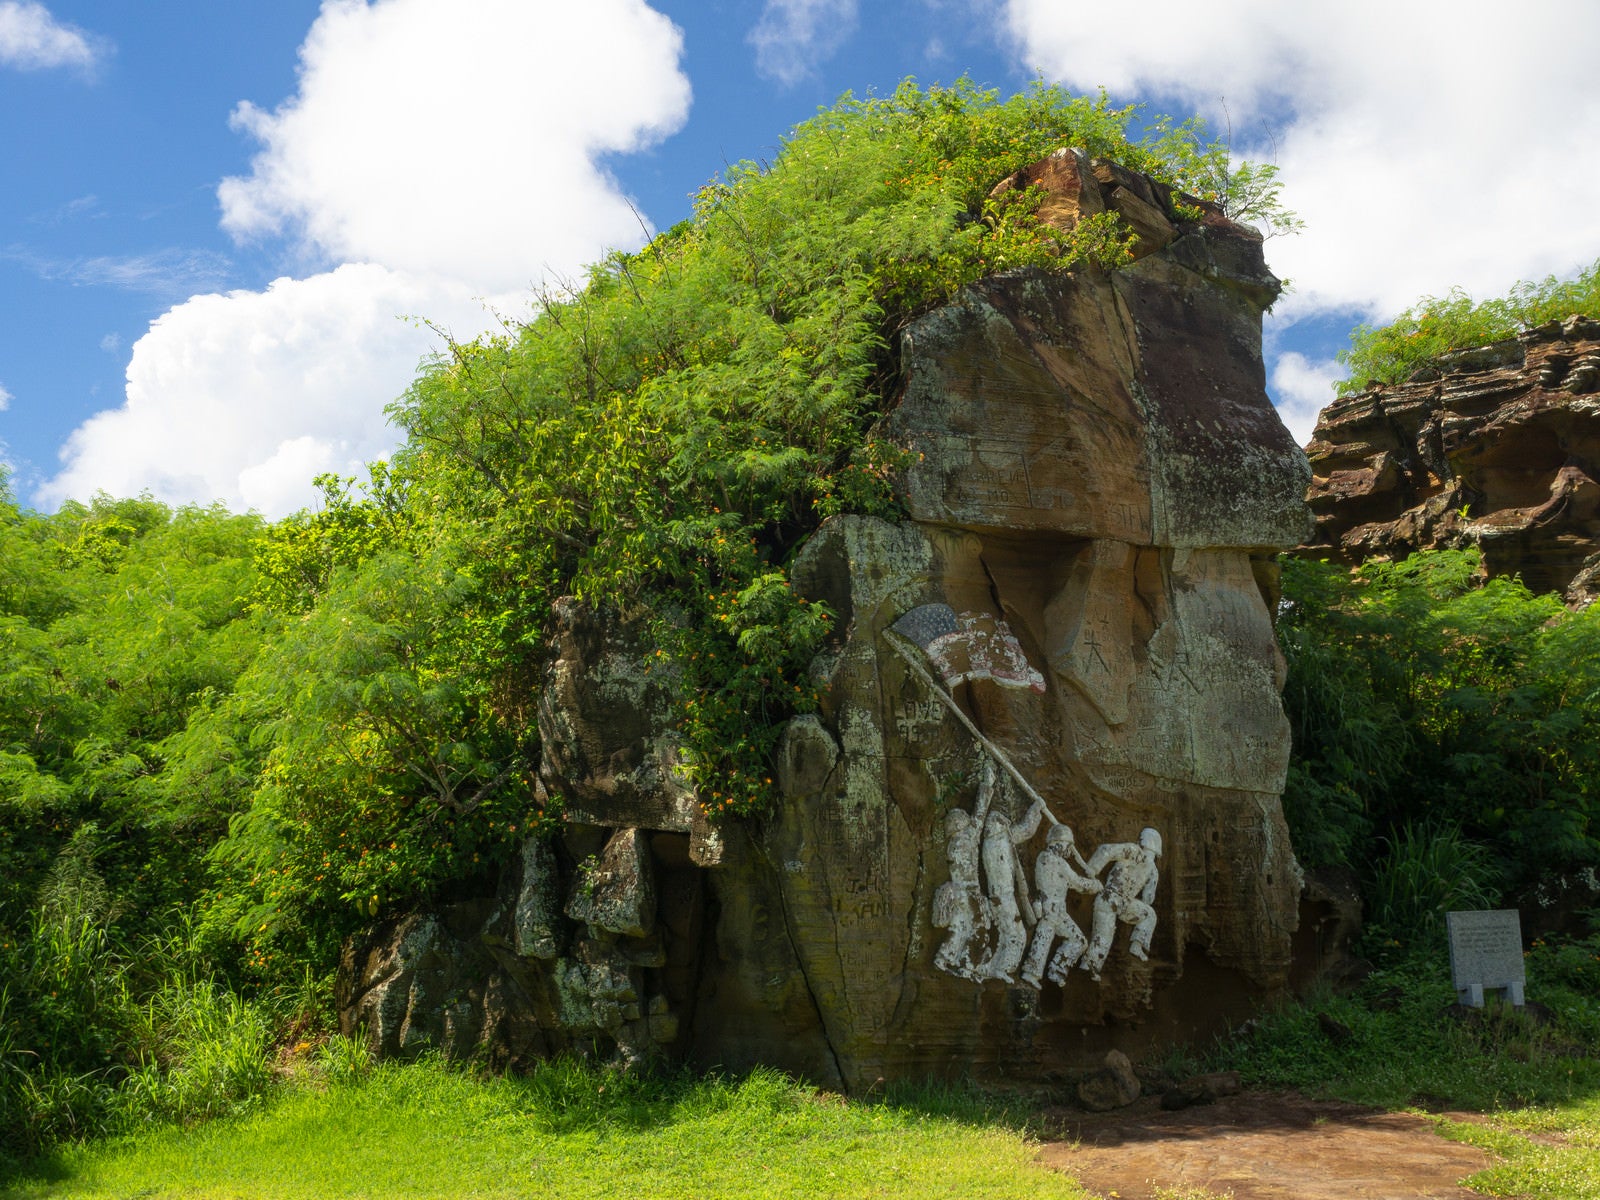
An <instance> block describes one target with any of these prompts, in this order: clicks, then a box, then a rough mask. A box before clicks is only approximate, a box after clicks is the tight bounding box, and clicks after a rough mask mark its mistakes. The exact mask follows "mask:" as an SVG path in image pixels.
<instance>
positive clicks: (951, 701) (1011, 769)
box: [883, 629, 1061, 825]
mask: <svg viewBox="0 0 1600 1200" xmlns="http://www.w3.org/2000/svg"><path fill="white" fill-rule="evenodd" d="M883 632H884V634H885V636H886V637H887V638H888V639H889V644H890V645H891V646H893V647H894V648H895V650H896V652H898V653H899V655H900V657H901V658H903V659H905V660H906V665H907V666H908V667H910V668H911V669H912V671H913V672H915V673H916V676H917V678H918V679H920V680H922V682H923V683H925V684H927V685H928V688H929V689H930V690H931V691H932V692H933V694H934V695H935V696H937V697H938V698H939V701H940V703H942V704H943V705H944V706H945V707H946V708H948V709H949V710H950V711H951V712H953V713H954V714H955V715H956V720H958V721H960V722H961V723H962V724H963V725H965V726H966V728H967V732H968V733H970V734H971V735H972V736H973V737H974V738H976V739H977V742H978V745H980V746H982V747H983V749H984V753H986V754H987V755H988V756H989V757H990V758H992V759H994V761H995V763H996V764H997V765H998V766H999V767H1000V768H1001V770H1003V771H1005V773H1006V774H1007V775H1009V776H1011V778H1012V779H1013V780H1015V781H1016V784H1017V786H1018V787H1020V788H1021V789H1022V791H1023V794H1024V795H1026V796H1027V797H1028V799H1030V800H1033V801H1035V802H1037V803H1038V804H1039V805H1040V806H1041V807H1042V808H1043V809H1044V815H1045V816H1046V817H1048V818H1049V819H1050V823H1051V824H1052V825H1059V824H1061V822H1060V821H1059V820H1058V819H1057V818H1056V815H1055V813H1053V812H1051V811H1050V806H1049V805H1048V804H1046V803H1045V799H1044V797H1043V796H1041V795H1039V793H1038V792H1036V791H1035V790H1034V788H1033V784H1031V783H1029V782H1028V780H1027V778H1026V777H1025V776H1024V775H1023V774H1022V772H1021V771H1019V770H1017V767H1016V764H1015V763H1013V762H1012V761H1011V760H1010V759H1009V758H1007V757H1006V754H1005V751H1003V750H1001V749H1000V747H999V746H996V745H995V744H994V743H993V742H991V741H990V740H989V739H988V738H986V737H984V736H983V732H982V731H981V730H980V729H979V728H978V727H977V725H976V724H974V723H973V720H972V718H971V717H969V716H967V714H966V713H964V712H962V711H961V706H960V705H959V704H957V703H956V698H955V697H954V696H952V695H951V694H950V693H949V692H947V691H945V690H944V689H943V688H942V687H940V686H939V684H938V682H937V681H936V680H935V679H934V678H933V676H932V675H930V674H929V673H928V668H927V667H925V666H923V665H922V663H920V662H919V661H917V660H918V658H920V657H921V654H920V651H919V652H918V653H915V654H914V653H912V650H911V647H912V646H914V645H916V643H915V642H913V641H912V640H911V639H910V638H908V637H905V636H904V635H902V634H899V633H896V632H895V631H894V630H893V629H885V630H884V631H883ZM979 819H980V820H981V819H982V818H981V817H980V818H979Z"/></svg>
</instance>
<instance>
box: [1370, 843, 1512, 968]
mask: <svg viewBox="0 0 1600 1200" xmlns="http://www.w3.org/2000/svg"><path fill="white" fill-rule="evenodd" d="M1383 845H1384V851H1383V853H1382V855H1381V856H1379V858H1378V859H1377V861H1376V862H1375V863H1374V864H1373V868H1372V873H1371V878H1370V880H1369V881H1368V884H1367V887H1366V896H1367V900H1368V902H1369V904H1370V905H1371V910H1370V924H1371V925H1373V926H1376V927H1377V928H1378V929H1379V930H1380V931H1382V932H1383V933H1384V934H1387V935H1390V936H1392V937H1395V938H1400V937H1403V938H1404V939H1406V940H1407V941H1410V942H1420V943H1427V942H1432V941H1437V939H1438V936H1439V934H1440V933H1441V932H1442V931H1443V928H1444V914H1445V913H1447V912H1450V911H1452V910H1460V909H1477V908H1494V907H1495V906H1496V905H1497V904H1498V903H1499V902H1500V892H1499V889H1498V888H1497V887H1496V886H1495V882H1494V881H1495V880H1496V879H1498V878H1499V877H1500V873H1501V869H1500V866H1499V864H1498V863H1496V862H1495V860H1494V858H1493V856H1492V855H1491V854H1490V853H1489V851H1488V849H1487V848H1486V847H1484V846H1483V845H1481V844H1480V843H1478V842H1474V841H1472V840H1471V839H1470V838H1468V837H1466V836H1465V835H1464V834H1463V833H1462V832H1461V828H1460V827H1459V826H1457V825H1454V824H1451V823H1449V822H1440V821H1429V822H1410V821H1408V822H1406V823H1405V824H1404V825H1402V826H1400V827H1399V828H1398V829H1396V830H1394V831H1393V832H1391V833H1390V834H1389V836H1388V837H1387V838H1384V839H1383Z"/></svg>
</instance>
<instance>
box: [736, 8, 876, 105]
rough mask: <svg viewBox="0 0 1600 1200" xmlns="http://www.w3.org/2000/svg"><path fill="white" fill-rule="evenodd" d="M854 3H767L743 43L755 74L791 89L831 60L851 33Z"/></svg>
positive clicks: (852, 29)
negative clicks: (751, 57) (752, 58)
mask: <svg viewBox="0 0 1600 1200" xmlns="http://www.w3.org/2000/svg"><path fill="white" fill-rule="evenodd" d="M856 19H857V6H856V0H767V3H766V7H765V8H763V9H762V10H761V19H760V20H758V21H757V22H756V24H755V27H754V28H753V29H751V31H750V36H749V38H748V39H747V40H748V41H749V43H750V45H752V46H754V47H755V51H756V70H757V71H759V72H761V74H763V75H765V76H767V77H768V78H770V79H776V80H777V81H778V82H779V83H782V84H786V85H792V84H796V83H799V82H800V81H801V80H802V79H804V78H805V77H806V76H807V75H809V74H810V73H811V72H812V70H813V69H814V68H815V67H816V65H817V64H818V63H820V62H822V61H824V60H825V59H828V58H830V57H832V55H833V53H834V51H836V50H838V49H839V47H840V46H842V45H844V43H845V42H846V40H848V39H849V37H850V35H851V34H852V33H854V32H855V28H856Z"/></svg>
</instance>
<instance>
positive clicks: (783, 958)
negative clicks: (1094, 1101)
mask: <svg viewBox="0 0 1600 1200" xmlns="http://www.w3.org/2000/svg"><path fill="white" fill-rule="evenodd" d="M1029 183H1039V184H1040V185H1041V186H1043V187H1045V188H1046V189H1047V190H1048V192H1049V196H1050V198H1049V202H1048V204H1047V209H1046V211H1047V213H1048V214H1049V216H1050V218H1051V219H1052V220H1054V221H1057V222H1059V223H1061V224H1063V225H1067V224H1070V223H1071V222H1073V221H1075V220H1076V219H1077V217H1078V216H1079V214H1083V213H1092V212H1097V211H1103V210H1104V209H1106V208H1111V209H1114V210H1116V211H1119V212H1122V213H1123V214H1124V215H1125V216H1126V217H1127V218H1128V220H1129V222H1130V224H1131V225H1132V226H1133V228H1134V229H1135V231H1136V232H1137V235H1138V244H1137V248H1138V254H1139V257H1138V259H1137V261H1135V262H1133V263H1132V264H1131V265H1129V266H1127V267H1125V268H1123V269H1120V270H1117V271H1114V272H1109V273H1108V272H1105V271H1102V270H1099V269H1094V268H1087V267H1086V268H1082V269H1079V270H1076V271H1074V272H1072V273H1071V274H1068V275H1054V276H1045V275H1037V274H1027V275H1015V276H1004V277H997V278H993V279H990V280H986V281H984V282H982V283H980V284H977V285H975V286H973V287H971V288H969V289H967V290H966V291H965V292H964V293H962V294H961V296H959V297H958V298H957V299H956V301H955V302H953V303H952V304H950V305H949V306H947V307H945V308H942V309H940V310H938V311H935V312H933V313H930V314H928V315H927V316H925V317H923V318H922V319H920V320H919V321H917V322H916V323H915V324H913V325H912V326H911V328H910V329H909V330H908V331H907V332H906V334H905V337H904V341H903V345H902V347H901V350H902V357H901V361H902V367H903V377H904V386H903V389H902V391H901V393H900V394H899V395H898V396H897V397H896V399H895V403H894V404H893V405H892V407H891V410H890V411H889V413H888V415H887V416H886V417H885V418H884V420H883V422H882V424H881V428H880V430H879V432H880V434H881V435H882V436H884V437H887V438H889V439H891V440H893V441H894V442H896V443H898V444H899V445H901V446H903V447H904V448H906V449H908V450H910V451H912V452H913V454H914V455H916V456H917V457H916V461H915V465H913V466H912V467H911V468H910V470H909V475H908V478H907V480H906V483H907V507H908V512H909V519H907V520H905V521H902V522H899V523H890V522H887V521H883V520H879V519H876V518H871V517H863V516H843V517H837V518H834V519H832V520H830V521H829V522H827V523H826V524H825V525H824V526H823V527H822V528H821V529H820V530H819V531H818V532H817V533H816V534H815V535H814V536H813V537H812V538H811V540H810V541H809V542H808V544H807V545H806V546H805V548H804V549H803V551H802V552H801V554H800V556H799V558H798V559H797V560H796V562H795V563H794V565H793V568H792V572H791V575H792V580H793V585H794V586H795V587H796V588H797V589H799V590H800V591H801V592H803V593H804V594H806V595H808V596H809V597H812V598H814V599H817V600H821V601H825V602H826V603H827V604H829V605H830V606H831V607H832V609H833V611H834V612H835V613H836V614H837V616H838V620H837V623H836V628H835V633H836V637H835V640H834V642H833V643H832V644H831V645H830V646H829V647H828V648H827V649H826V650H825V652H824V653H823V654H821V655H820V656H819V658H818V659H817V661H816V662H815V664H814V665H813V671H814V673H815V676H816V678H817V680H818V682H819V684H821V685H822V690H823V695H824V702H823V705H822V708H821V711H820V712H819V713H817V714H814V715H807V716H804V717H800V718H797V719H795V720H794V721H792V722H791V723H790V725H789V726H788V728H787V730H786V731H785V734H784V737H783V740H782V742H781V744H780V747H779V751H778V755H777V762H776V764H775V777H776V780H777V785H778V790H779V792H780V795H781V798H780V802H779V803H778V804H777V805H776V807H775V810H774V811H773V812H772V813H771V814H770V816H769V817H768V818H766V819H764V820H762V821H760V822H753V823H744V824H741V823H730V824H727V825H723V826H712V825H710V824H708V823H707V821H706V819H705V817H704V815H703V813H702V811H701V809H700V806H699V805H698V803H697V802H696V801H695V798H694V796H693V795H692V793H690V791H689V790H688V789H687V788H686V787H685V786H684V784H683V782H682V780H681V779H680V778H679V777H678V776H677V775H676V774H675V773H674V770H673V762H674V758H675V753H676V742H675V738H674V734H673V731H672V710H671V705H670V703H669V691H668V689H666V688H665V687H664V686H663V682H662V679H661V677H660V675H659V674H656V675H647V674H646V673H645V672H644V671H643V669H642V667H641V663H642V662H643V660H644V656H645V648H644V647H643V646H642V645H641V644H640V642H639V640H638V635H637V633H636V632H635V630H634V629H633V628H631V627H630V626H628V625H627V624H626V623H625V622H622V621H619V620H617V619H616V618H615V617H614V616H609V615H606V614H597V613H594V612H589V611H586V610H584V609H581V608H579V607H578V606H576V605H570V604H569V605H564V606H562V607H561V608H560V609H559V610H558V612H557V614H556V615H557V619H558V628H557V631H556V635H555V639H554V641H553V643H552V666H551V668H550V670H549V672H548V676H547V680H546V685H545V688H544V693H543V695H542V697H541V702H540V713H541V718H540V727H541V728H540V731H541V735H542V740H543V746H544V753H545V760H544V764H543V768H542V775H543V777H544V782H545V785H546V786H548V787H549V788H550V789H551V790H552V791H555V790H557V789H559V791H560V793H561V794H562V795H563V796H565V797H567V798H568V810H567V816H568V821H569V824H568V825H567V829H566V832H565V834H564V835H563V836H562V837H560V838H558V839H556V841H555V842H554V843H552V844H543V843H534V844H530V846H529V847H528V850H527V852H526V854H525V855H524V857H523V860H522V861H521V862H520V863H519V864H517V866H516V868H515V869H513V870H511V871H509V872H508V873H507V875H506V878H505V880H504V881H503V883H502V886H501V889H500V892H499V894H498V895H497V896H495V897H492V898H485V899H483V900H481V901H475V902H470V903H463V904H459V905H456V906H454V907H453V908H451V909H449V910H447V911H445V912H443V913H437V914H419V915H415V916H412V917H409V918H406V919H405V920H402V921H400V922H398V923H392V924H390V925H386V926H384V927H382V928H380V929H377V930H374V931H372V933H371V935H370V936H369V937H367V938H365V939H362V940H359V941H357V942H353V943H352V944H351V945H350V946H349V947H348V949H347V953H346V960H345V965H344V970H343V971H342V974H341V999H342V1003H343V1005H344V1016H345V1020H346V1022H347V1025H348V1026H349V1027H351V1028H353V1027H355V1025H356V1024H358V1023H362V1022H364V1023H366V1025H367V1027H368V1029H369V1034H370V1036H371V1037H372V1038H373V1040H374V1041H375V1042H376V1043H377V1044H378V1045H379V1046H380V1047H381V1048H382V1049H384V1050H387V1051H401V1050H404V1049H407V1048H409V1047H411V1046H415V1045H421V1044H428V1043H432V1044H443V1045H445V1046H446V1047H447V1048H450V1049H452V1050H455V1051H463V1050H466V1049H468V1048H470V1047H474V1046H483V1047H486V1048H488V1050H489V1051H490V1052H491V1053H492V1054H493V1055H495V1056H497V1057H499V1058H500V1059H502V1060H505V1061H516V1060H519V1059H524V1058H527V1057H531V1056H536V1055H540V1054H545V1053H549V1052H551V1051H552V1050H555V1049H560V1048H584V1047H600V1048H602V1049H604V1050H605V1051H606V1052H611V1051H612V1050H615V1051H617V1052H620V1053H621V1054H623V1055H624V1056H639V1055H645V1054H650V1053H657V1052H662V1053H669V1054H675V1055H681V1056H685V1057H688V1058H690V1059H692V1060H695V1061H699V1062H702V1063H720V1064H723V1065H725V1066H729V1067H743V1066H747V1065H750V1064H753V1063H757V1062H766V1063H773V1064H776V1065H779V1066H781V1067H785V1068H788V1069H791V1070H795V1071H799V1072H801V1073H804V1074H806V1075H808V1076H810V1077H812V1078H814V1079H817V1080H819V1081H822V1082H825V1083H829V1084H833V1085H838V1086H845V1087H849V1088H857V1087H864V1086H870V1085H871V1084H872V1083H873V1082H874V1081H875V1080H877V1079H879V1078H893V1077H897V1076H906V1075H914V1074H932V1073H946V1074H949V1073H960V1074H967V1073H976V1074H978V1075H980V1076H983V1075H989V1076H995V1077H1004V1078H1008V1079H1028V1078H1034V1079H1037V1078H1041V1077H1045V1076H1047V1075H1049V1074H1050V1073H1051V1072H1054V1071H1058V1070H1061V1069H1064V1068H1068V1067H1072V1066H1075V1065H1082V1064H1087V1063H1099V1062H1101V1061H1103V1060H1104V1058H1105V1055H1106V1053H1107V1051H1108V1050H1110V1049H1113V1048H1118V1049H1138V1048H1140V1047H1141V1046H1143V1045H1145V1044H1147V1043H1148V1042H1149V1041H1151V1040H1153V1039H1160V1038H1164V1037H1170V1036H1174V1035H1180V1034H1186V1033H1194V1032H1197V1031H1200V1030H1203V1029H1206V1028H1208V1027H1211V1026H1212V1025H1214V1023H1215V1022H1216V1021H1217V1020H1219V1019H1221V1018H1226V1017H1236V1016H1238V1015H1241V1014H1242V1013H1243V1012H1244V1011H1246V1010H1247V1009H1248V1007H1249V1006H1250V1005H1251V1004H1253V1003H1255V1002H1256V1001H1258V1000H1259V998H1260V997H1262V996H1264V995H1268V994H1271V993H1272V992H1273V991H1274V990H1276V989H1278V988H1280V987H1281V986H1282V985H1283V984H1284V982H1285V980H1286V977H1287V972H1288V967H1289V957H1290V940H1291V934H1292V933H1293V931H1294V928H1295V923H1296V916H1297V904H1298V901H1299V896H1300V884H1301V881H1300V872H1299V869H1298V867H1297V866H1296V863H1295V860H1294V857H1293V854H1292V852H1291V849H1290V846H1289V839H1288V835H1287V831H1286V829H1285V826H1284V822H1283V818H1282V815H1281V812H1280V809H1279V803H1278V796H1279V793H1280V791H1281V788H1282V785H1283V781H1284V773H1285V770H1286V765H1287V761H1288V754H1289V732H1288V727H1287V723H1286V721H1285V718H1284V715H1283V712H1282V709H1281V706H1280V704H1279V699H1278V689H1279V687H1280V685H1281V682H1282V662H1281V659H1280V658H1279V656H1278V653H1277V648H1276V643H1275V642H1274V639H1273V633H1272V624H1271V618H1270V612H1271V606H1272V604H1273V602H1274V598H1275V586H1276V575H1275V568H1274V566H1273V555H1274V554H1275V553H1276V552H1277V551H1278V550H1280V549H1282V548H1285V547H1288V546H1292V545H1295V544H1296V543H1299V542H1301V541H1302V540H1304V538H1305V536H1306V533H1307V528H1308V523H1307V518H1306V510H1305V508H1304V505H1303V501H1302V497H1303V495H1304V491H1305V487H1306V483H1307V480H1308V471H1307V468H1306V463H1305V459H1304V456H1303V455H1302V454H1301V452H1300V451H1299V449H1298V448H1297V447H1296V446H1295V445H1294V444H1293V442H1292V440H1291V439H1290V437H1289V435H1288V433H1287V431H1285V429H1284V428H1283V426H1282V425H1281V423H1280V422H1279V421H1278V419H1277V416H1276V414H1275V413H1274V412H1273V409H1272V407H1271V405H1270V403H1269V402H1268V400H1267V397H1266V394H1265V391H1264V387H1263V371H1262V365H1261V358H1260V319H1261V313H1262V311H1263V308H1264V307H1265V306H1266V305H1267V304H1268V303H1270V302H1271V300H1272V299H1273V297H1274V296H1275V295H1276V293H1277V288H1278V285H1277V281H1276V280H1275V279H1274V278H1273V277H1272V276H1271V275H1270V274H1269V273H1268V272H1267V270H1266V267H1265V265H1264V263H1263V261H1262V257H1261V246H1260V240H1259V238H1257V237H1256V236H1255V235H1254V234H1253V233H1251V232H1250V231H1247V230H1245V229H1242V228H1240V227H1238V226H1236V225H1233V224H1232V223H1230V222H1228V221H1227V220H1226V219H1225V218H1224V217H1223V216H1222V215H1221V214H1220V213H1219V212H1217V211H1216V210H1214V209H1209V208H1206V207H1204V206H1201V205H1198V203H1196V204H1195V206H1194V207H1193V208H1188V209H1181V210H1180V209H1175V207H1174V204H1173V198H1172V197H1171V196H1170V195H1169V194H1168V193H1167V192H1166V191H1165V189H1163V188H1161V187H1159V186H1158V185H1155V184H1152V183H1151V182H1150V181H1149V180H1147V179H1144V178H1143V177H1141V176H1137V175H1132V174H1129V173H1127V172H1125V171H1123V170H1121V169H1120V168H1118V167H1115V166H1114V165H1112V164H1109V163H1102V162H1090V161H1089V160H1088V159H1087V158H1085V157H1084V156H1083V155H1081V154H1079V153H1076V152H1074V151H1062V152H1059V153H1058V154H1056V155H1054V156H1052V157H1051V158H1050V159H1049V160H1046V161H1045V162H1044V163H1042V164H1040V165H1039V166H1038V167H1035V168H1033V169H1031V170H1030V171H1029V172H1024V173H1021V175H1020V176H1019V177H1018V178H1016V179H1014V180H1011V181H1008V182H1007V183H1006V184H1003V185H1002V186H1003V187H1006V186H1019V185H1027V184H1029ZM1180 211H1181V212H1185V213H1186V215H1188V216H1191V217H1193V216H1195V215H1196V214H1197V213H1198V216H1199V219H1196V220H1179V219H1177V217H1175V215H1174V214H1175V212H1180Z"/></svg>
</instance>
